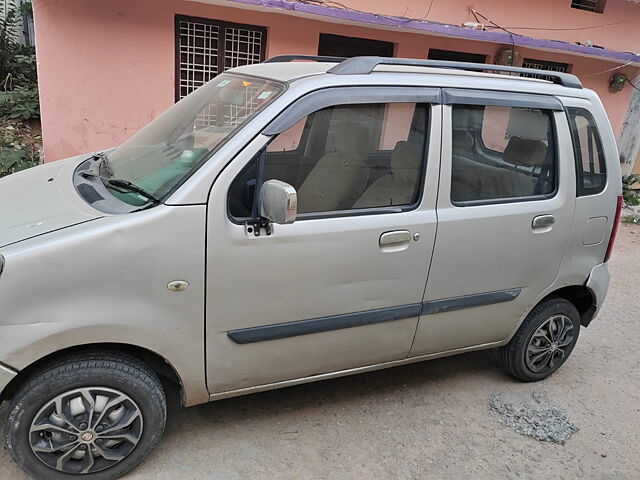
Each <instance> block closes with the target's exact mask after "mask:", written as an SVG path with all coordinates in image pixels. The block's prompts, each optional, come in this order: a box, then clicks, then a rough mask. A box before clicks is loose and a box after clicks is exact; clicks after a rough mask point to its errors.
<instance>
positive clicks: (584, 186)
mask: <svg viewBox="0 0 640 480" xmlns="http://www.w3.org/2000/svg"><path fill="white" fill-rule="evenodd" d="M567 110H568V112H569V124H570V126H571V135H572V137H573V151H574V155H575V157H576V180H577V183H578V186H577V193H578V195H593V194H596V193H600V192H601V191H602V190H604V187H605V185H606V183H607V167H606V163H605V159H604V152H603V150H602V141H601V140H600V135H599V133H598V129H597V128H596V123H595V121H594V120H593V117H592V116H591V114H590V113H589V112H588V111H586V110H583V109H581V108H569V109H567Z"/></svg>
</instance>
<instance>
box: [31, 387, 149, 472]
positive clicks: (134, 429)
mask: <svg viewBox="0 0 640 480" xmlns="http://www.w3.org/2000/svg"><path fill="white" fill-rule="evenodd" d="M142 431H143V421H142V413H141V411H140V408H139V407H138V405H136V402H135V401H133V399H131V397H129V396H128V395H126V394H124V393H122V392H120V391H118V390H114V389H111V388H104V387H85V388H79V389H75V390H70V391H68V392H65V393H62V394H61V395H58V396H56V397H55V398H53V399H51V400H50V401H48V402H47V403H45V405H44V406H43V407H42V408H41V409H40V411H39V412H38V413H37V414H36V416H35V417H34V419H33V421H32V423H31V427H30V429H29V443H30V445H31V450H32V451H33V453H34V454H35V456H36V457H37V458H38V459H39V460H40V461H42V462H44V463H45V464H46V465H48V466H49V467H51V468H53V469H55V470H58V471H60V472H64V473H71V474H86V473H94V472H98V471H101V470H105V469H107V468H109V467H111V466H113V465H115V464H117V463H119V462H120V461H122V460H124V459H125V458H126V457H127V456H128V455H129V454H130V453H131V452H132V451H133V450H134V449H135V447H136V445H137V444H138V442H139V441H140V438H141V436H142Z"/></svg>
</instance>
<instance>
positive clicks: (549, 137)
mask: <svg viewBox="0 0 640 480" xmlns="http://www.w3.org/2000/svg"><path fill="white" fill-rule="evenodd" d="M451 161H452V171H451V201H452V202H454V203H459V204H460V203H461V204H464V203H469V202H478V201H480V202H490V201H492V200H496V201H504V200H508V199H517V198H527V197H535V196H540V195H549V194H551V193H553V191H554V190H555V184H556V181H555V177H556V155H555V136H554V129H553V121H552V118H551V112H549V111H546V110H538V109H531V108H521V107H494V106H477V105H454V106H453V132H452V159H451Z"/></svg>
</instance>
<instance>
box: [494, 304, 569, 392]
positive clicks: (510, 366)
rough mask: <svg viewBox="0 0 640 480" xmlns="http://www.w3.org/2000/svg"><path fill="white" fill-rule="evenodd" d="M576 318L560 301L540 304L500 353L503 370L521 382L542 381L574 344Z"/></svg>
mask: <svg viewBox="0 0 640 480" xmlns="http://www.w3.org/2000/svg"><path fill="white" fill-rule="evenodd" d="M579 332H580V314H579V313H578V310H576V307H575V306H574V305H573V304H572V303H571V302H569V301H568V300H565V299H564V298H559V297H552V298H549V299H547V300H544V301H542V302H541V303H540V304H538V305H537V306H536V307H535V308H534V309H533V310H532V311H531V312H530V313H529V315H527V318H526V319H525V320H524V322H522V325H521V326H520V328H519V329H518V331H517V332H516V334H515V335H514V337H513V338H512V339H511V341H510V342H509V343H508V344H507V345H506V346H504V347H502V348H501V349H500V358H501V359H502V363H503V364H504V366H505V368H506V370H507V371H508V372H509V373H511V375H513V376H514V377H516V378H518V379H520V380H524V381H525V382H535V381H538V380H543V379H545V378H547V377H548V376H549V375H551V374H552V373H553V372H555V371H556V370H558V369H559V368H560V367H561V366H562V364H563V363H564V362H566V361H567V358H569V355H571V352H572V351H573V348H574V347H575V345H576V342H577V341H578V334H579Z"/></svg>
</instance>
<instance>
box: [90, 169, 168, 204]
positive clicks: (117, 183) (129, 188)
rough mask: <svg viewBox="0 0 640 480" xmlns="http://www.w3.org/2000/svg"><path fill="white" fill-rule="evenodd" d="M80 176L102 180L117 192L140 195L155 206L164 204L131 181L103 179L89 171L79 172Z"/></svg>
mask: <svg viewBox="0 0 640 480" xmlns="http://www.w3.org/2000/svg"><path fill="white" fill-rule="evenodd" d="M79 174H80V175H82V176H83V177H85V178H86V177H94V178H99V179H100V180H102V183H104V184H105V186H107V187H113V188H115V189H116V190H120V191H123V190H124V191H125V192H133V193H137V194H138V195H140V196H142V197H144V198H146V199H147V200H150V201H151V202H152V203H153V204H154V205H159V204H161V203H162V200H160V199H159V198H158V197H156V196H155V195H154V194H152V193H149V192H147V191H146V190H145V189H144V188H142V187H140V186H138V185H136V184H135V183H132V182H130V181H129V180H123V179H120V178H106V177H103V176H102V175H98V174H97V173H94V172H89V171H82V172H79Z"/></svg>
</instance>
